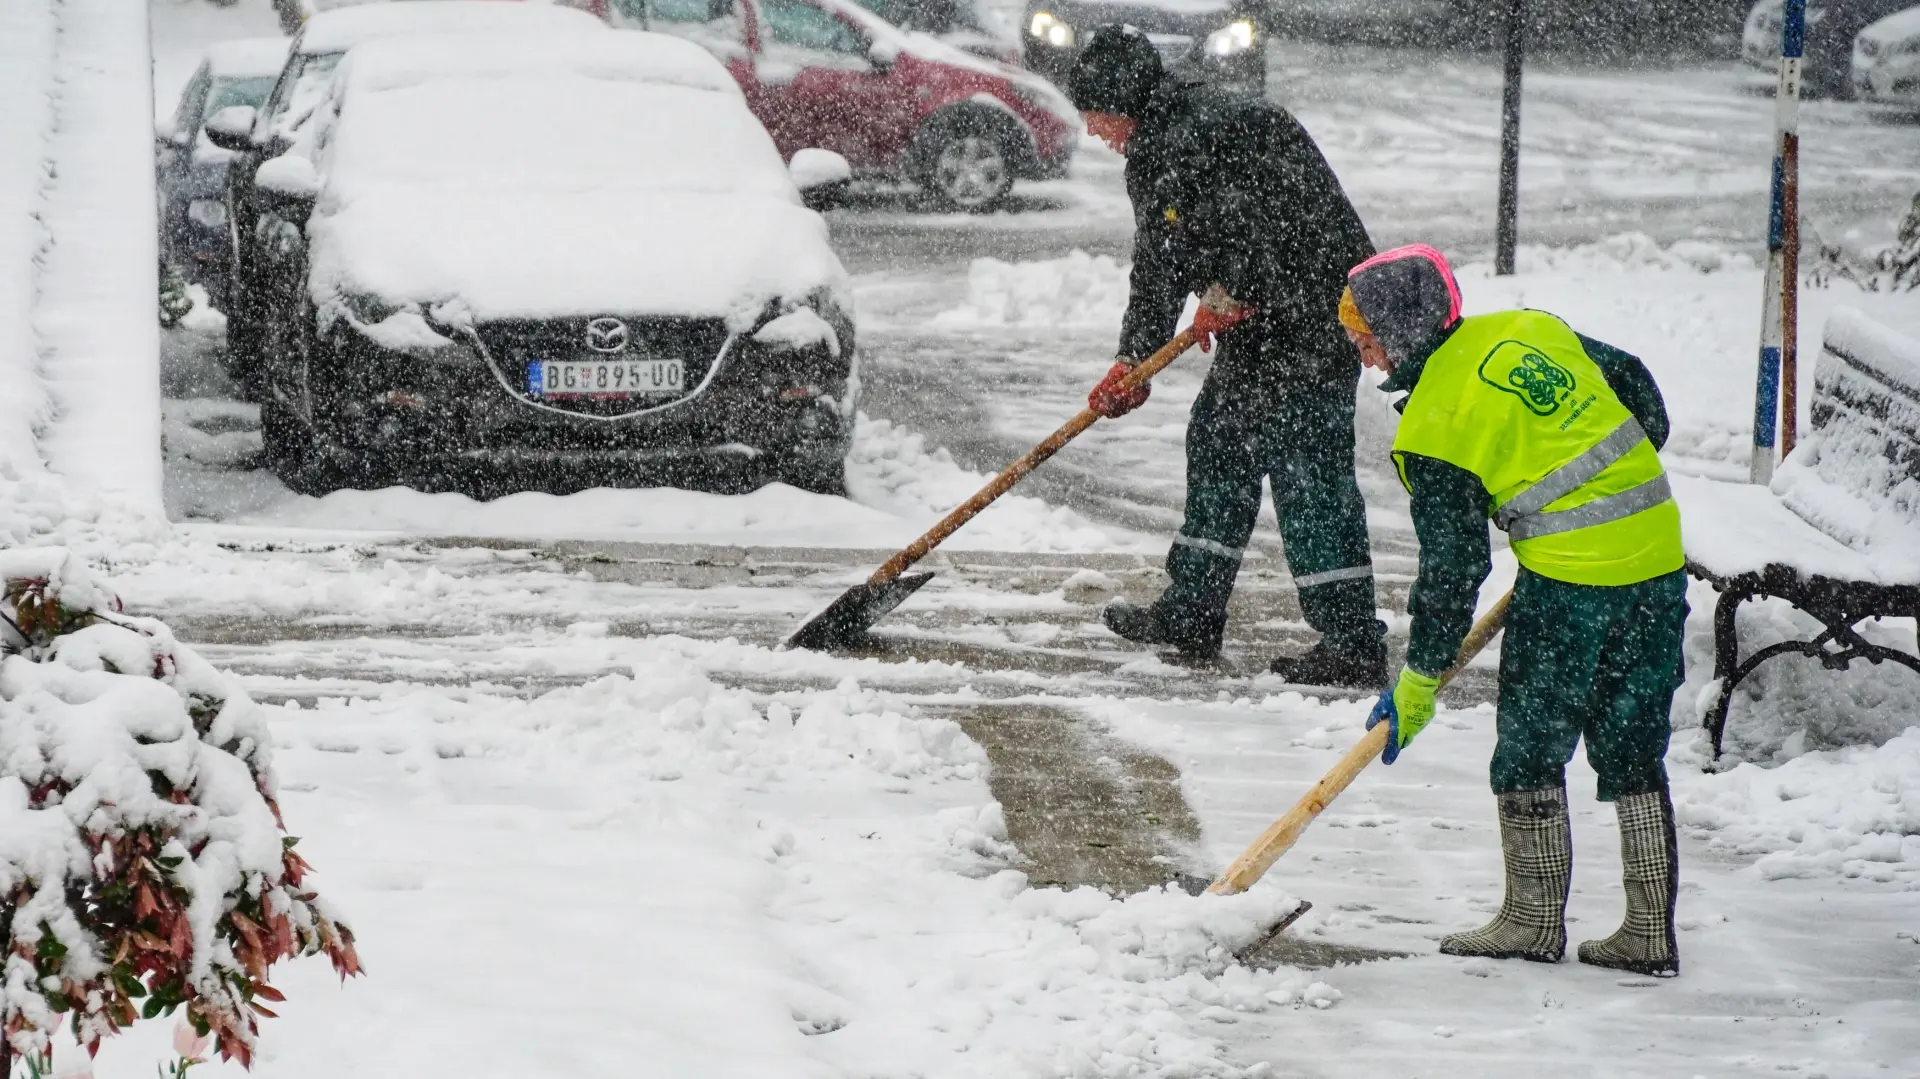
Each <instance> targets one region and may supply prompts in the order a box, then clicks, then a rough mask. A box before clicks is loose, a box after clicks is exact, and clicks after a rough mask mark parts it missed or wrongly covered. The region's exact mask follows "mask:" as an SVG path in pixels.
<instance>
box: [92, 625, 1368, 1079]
mask: <svg viewBox="0 0 1920 1079" xmlns="http://www.w3.org/2000/svg"><path fill="white" fill-rule="evenodd" d="M577 628H578V629H580V630H581V632H582V634H583V637H582V638H581V640H582V643H583V644H586V643H587V642H589V641H594V640H596V638H594V637H593V634H594V633H595V632H597V631H596V629H595V627H592V626H581V627H577ZM676 643H677V642H675V641H674V640H673V639H670V638H669V639H661V640H629V641H625V642H623V652H622V655H623V657H624V664H623V669H622V670H621V671H620V673H615V674H610V675H606V676H603V677H600V678H598V679H596V680H594V681H592V682H590V683H588V684H585V685H582V686H578V687H573V688H563V689H558V690H554V691H551V692H548V693H546V694H544V695H542V696H539V697H537V698H535V699H533V700H531V701H527V700H521V699H517V698H513V697H505V696H494V695H490V694H486V693H466V694H459V695H457V696H456V694H455V692H454V691H452V690H440V689H434V688H429V687H424V686H418V685H402V686H395V687H394V688H393V689H392V690H391V691H390V692H388V693H386V694H384V695H383V696H381V697H379V698H375V699H368V700H338V699H322V700H321V701H320V702H319V704H318V705H317V707H311V706H310V707H301V706H299V705H297V704H290V705H288V706H287V707H284V708H279V709H273V710H271V712H270V721H271V724H272V729H273V733H274V736H275V738H276V740H277V741H278V743H279V745H280V747H281V749H282V758H283V761H285V762H287V763H285V764H283V768H284V769H285V770H286V771H287V773H288V775H287V785H288V786H289V787H290V788H293V789H294V790H295V792H296V793H293V794H291V795H290V802H289V811H290V812H297V813H298V814H299V815H300V817H301V819H302V820H303V821H309V820H310V821H311V822H312V826H311V827H308V828H306V829H305V830H304V835H305V841H304V844H303V849H308V848H311V849H312V850H313V852H314V854H315V856H316V857H318V858H324V859H325V860H326V863H327V865H328V866H329V868H330V869H334V870H336V871H337V873H336V876H337V877H338V878H339V879H342V880H344V881H345V883H346V885H347V890H346V894H344V895H343V897H342V898H343V900H344V901H349V902H351V903H352V905H353V907H354V909H355V911H356V923H355V927H356V930H357V931H358V933H359V940H360V947H361V951H362V953H363V954H364V955H365V957H366V959H367V963H368V965H369V967H370V969H373V970H375V971H377V972H378V976H377V977H375V978H371V979H369V980H367V981H366V982H364V983H356V984H355V985H354V986H353V988H352V991H351V992H347V993H323V992H318V991H310V990H316V989H317V986H318V984H319V982H318V979H317V977H316V976H315V974H314V973H313V972H310V971H294V972H292V973H293V975H294V976H295V977H294V980H292V981H289V982H288V983H287V985H286V988H287V989H288V991H289V994H290V995H291V996H292V997H293V999H294V1001H295V1002H296V1003H298V1004H299V1005H300V1006H299V1007H298V1008H297V1009H294V1010H293V1011H292V1012H290V1013H289V1014H288V1015H287V1017H286V1018H285V1019H284V1020H283V1021H282V1025H281V1026H279V1027H277V1028H276V1030H275V1038H274V1040H273V1044H272V1046H271V1047H270V1048H271V1049H272V1050H273V1052H274V1055H273V1057H272V1058H270V1061H269V1063H270V1064H271V1066H272V1069H273V1070H272V1072H271V1074H278V1075H288V1076H300V1077H304V1076H309V1075H311V1076H316V1077H317V1076H323V1075H341V1074H413V1073H416V1072H419V1071H421V1070H422V1069H425V1070H433V1068H432V1066H433V1065H434V1064H435V1063H437V1064H438V1065H439V1067H440V1069H441V1070H446V1069H449V1068H451V1069H453V1070H456V1071H460V1072H462V1073H464V1074H487V1075H518V1074H535V1073H539V1072H541V1071H542V1070H543V1069H542V1065H543V1063H544V1064H546V1065H548V1066H550V1065H551V1063H552V1061H551V1057H550V1055H549V1054H551V1053H552V1052H553V1051H554V1049H553V1047H554V1046H565V1047H567V1049H566V1052H567V1054H568V1060H569V1066H570V1067H571V1068H572V1069H573V1070H575V1071H578V1072H581V1073H583V1074H602V1073H605V1074H613V1073H615V1072H617V1071H618V1070H619V1068H621V1067H623V1066H624V1067H629V1068H630V1065H631V1062H632V1061H633V1060H635V1059H647V1060H649V1061H652V1062H653V1063H654V1064H655V1065H656V1066H657V1067H658V1068H659V1069H663V1070H665V1071H669V1072H671V1073H672V1074H676V1075H738V1074H753V1075H791V1076H802V1075H818V1074H860V1075H944V1076H967V1077H971V1076H978V1077H982V1079H985V1077H1000V1076H1008V1075H1077V1076H1090V1077H1091V1076H1129V1077H1140V1079H1157V1077H1167V1079H1173V1077H1222V1079H1226V1077H1235V1079H1238V1077H1241V1076H1245V1075H1248V1074H1259V1073H1258V1072H1257V1071H1256V1072H1253V1073H1249V1072H1247V1071H1246V1070H1245V1069H1244V1068H1243V1067H1242V1066H1241V1065H1239V1064H1236V1063H1235V1061H1234V1047H1233V1045H1232V1044H1231V1040H1230V1037H1229V1035H1231V1034H1232V1033H1234V1032H1235V1026H1234V1024H1235V1023H1236V1021H1238V1020H1240V1019H1242V1018H1243V1017H1246V1016H1249V1015H1252V1014H1257V1013H1263V1012H1267V1013H1271V1012H1274V1011H1277V1010H1286V1011H1288V1012H1289V1013H1292V1012H1293V1010H1294V1009H1299V1011H1300V1013H1301V1014H1302V1015H1303V1016H1310V1015H1319V1014H1321V1013H1322V1012H1323V1011H1324V1010H1325V1009H1328V1008H1330V1007H1331V1006H1332V1005H1334V1004H1335V1003H1336V1002H1337V1001H1339V1000H1340V995H1341V994H1340V991H1339V990H1338V989H1336V988H1334V987H1333V986H1331V985H1329V984H1327V983H1326V981H1325V980H1323V979H1321V978H1318V977H1312V976H1308V975H1304V974H1301V973H1299V972H1295V971H1290V970H1281V971H1275V972H1261V971H1251V970H1248V969H1245V968H1243V967H1240V966H1238V965H1236V964H1235V963H1234V961H1233V960H1232V957H1231V956H1232V952H1233V950H1234V949H1236V948H1238V947H1241V946H1244V945H1245V944H1247V943H1249V942H1250V941H1251V940H1252V939H1254V937H1255V936H1256V935H1258V934H1259V933H1260V932H1261V931H1262V930H1264V928H1265V927H1266V926H1268V925H1270V924H1271V923H1272V921H1273V920H1275V919H1276V918H1277V917H1278V916H1280V914H1282V913H1283V912H1285V911H1288V910H1291V909H1292V907H1293V905H1294V903H1295V901H1294V900H1293V899H1291V898H1290V897H1287V896H1284V895H1281V894H1279V893H1278V891H1277V890H1275V889H1272V888H1265V889H1261V890H1257V891H1256V892H1254V893H1249V894H1247V895H1242V896H1235V897H1219V896H1201V897H1194V896H1188V895H1185V894H1183V893H1180V892H1177V891H1152V892H1146V893H1142V894H1139V895H1135V896H1131V897H1128V898H1125V899H1119V898H1114V897H1111V896H1108V895H1105V894H1103V893H1101V892H1098V891H1096V890H1092V889H1080V890H1075V891H1061V890H1058V889H1031V888H1028V887H1027V881H1026V878H1025V876H1024V874H1022V873H1021V872H1020V871H1019V869H1018V866H1017V857H1018V856H1017V854H1016V853H1015V852H1014V850H1013V849H1012V848H1011V847H1010V846H1009V845H1008V843H1007V841H1006V832H1005V821H1004V815H1003V813H1002V811H1001V809H1000V807H999V806H998V805H997V804H996V803H995V802H994V801H993V799H992V797H991V795H990V793H989V791H988V788H987V784H986V780H985V774H986V768H987V759H986V755H985V754H984V752H983V751H982V750H981V749H980V747H979V746H978V745H976V744H975V743H973V742H972V741H970V740H969V739H968V738H966V737H965V735H964V734H963V733H962V732H961V730H960V728H959V727H958V726H957V725H956V724H955V723H953V722H952V721H950V720H948V719H944V718H939V717H931V716H926V715H922V714H920V713H919V712H918V711H917V710H915V709H914V708H912V707H911V706H909V705H907V704H905V703H904V702H902V701H900V700H899V699H898V698H895V697H892V696H891V695H888V694H884V693H879V692H875V691H874V690H871V689H868V688H864V687H862V686H861V685H859V684H858V683H855V682H853V681H850V680H849V681H843V682H841V683H840V684H839V685H837V686H833V687H831V688H826V689H805V690H786V691H780V692H776V693H771V694H756V693H753V692H750V691H747V690H744V689H739V688H733V687H729V686H726V685H723V684H720V683H719V682H718V681H716V680H715V678H713V677H712V676H711V675H709V674H708V673H706V671H705V670H703V665H702V664H701V663H700V662H699V661H698V660H697V659H696V660H694V661H693V662H690V661H689V659H690V658H691V657H692V656H694V655H695V654H696V653H697V650H696V652H695V653H690V652H688V651H687V650H685V649H682V648H679V647H676V646H675V645H676ZM588 647H592V645H590V644H589V645H588ZM760 656H761V658H762V659H763V660H766V659H772V658H774V657H772V656H771V655H770V654H768V653H766V652H764V651H762V652H760ZM787 658H788V659H791V658H792V657H787ZM586 867H591V872H586V871H583V870H584V869H585V868H586ZM481 883H484V897H483V896H482V893H481V891H478V890H476V886H478V885H480V884H481ZM449 909H458V910H459V912H460V916H459V917H458V918H449V917H447V911H448V910H449ZM474 939H483V940H485V941H487V942H488V947H487V948H486V949H485V950H484V954H482V953H480V952H478V951H477V950H475V949H472V948H471V947H463V944H464V943H465V942H469V941H472V940H474ZM530 983H532V984H559V985H565V986H566V987H567V994H566V1000H567V1002H568V1003H567V1005H566V1006H550V1007H549V1006H542V1007H541V1009H540V1010H539V1011H537V1012H536V1013H535V1016H534V1018H535V1022H534V1023H533V1025H532V1027H531V1028H530V1027H529V1025H528V1020H529V1016H528V1014H527V1012H526V1008H527V1007H528V1004H527V999H526V996H525V993H524V987H525V986H526V985H527V984H530ZM450 986H457V987H458V990H457V991H451V992H453V996H451V997H450V996H449V992H450V989H449V987H450ZM580 1000H587V1001H591V1002H593V1004H594V1006H593V1007H587V1008H583V1007H578V1006H575V1005H574V1003H573V1002H575V1001H580ZM608 1015H618V1016H620V1017H621V1019H620V1022H618V1023H613V1024H609V1023H608V1022H607V1021H606V1016H608ZM716 1017H720V1018H716ZM530 1029H533V1030H537V1034H529V1033H526V1032H527V1031H529V1030H530ZM342 1030H352V1031H356V1032H359V1036H356V1037H351V1038H343V1037H341V1036H340V1031H342ZM108 1052H109V1054H111V1053H112V1052H113V1047H111V1046H109V1049H108ZM448 1054H452V1055H451V1056H449V1055H448ZM642 1054H644V1055H642ZM114 1062H115V1061H114V1059H111V1058H109V1057H103V1063H102V1069H103V1070H102V1074H119V1072H118V1071H115V1070H113V1069H112V1067H111V1066H110V1065H111V1064H112V1063H114Z"/></svg>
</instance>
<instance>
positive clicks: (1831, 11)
mask: <svg viewBox="0 0 1920 1079" xmlns="http://www.w3.org/2000/svg"><path fill="white" fill-rule="evenodd" d="M1912 6H1914V0H1807V42H1806V55H1805V59H1803V60H1801V62H1800V78H1801V81H1802V82H1803V83H1804V84H1805V86H1806V88H1807V89H1808V90H1811V91H1813V92H1814V93H1817V94H1823V95H1826V96H1828V97H1840V98H1847V97H1852V96H1853V90H1854V87H1853V39H1854V38H1855V37H1856V36H1858V35H1859V33H1860V31H1862V30H1865V29H1866V28H1867V27H1868V26H1870V25H1872V24H1874V23H1876V22H1879V21H1880V20H1881V19H1884V18H1886V17H1887V16H1889V15H1892V14H1894V13H1896V12H1899V11H1904V10H1906V9H1907V8H1910V7H1912ZM1782 8H1783V5H1782V4H1781V0H1760V2H1759V3H1757V4H1755V5H1753V10H1752V12H1750V13H1749V14H1748V15H1747V25H1746V29H1745V31H1744V32H1743V33H1742V34H1741V38H1740V54H1741V56H1742V58H1743V59H1745V60H1746V61H1747V63H1749V64H1752V65H1753V66H1755V67H1757V68H1761V69H1763V70H1766V71H1775V70H1778V67H1779V63H1780V23H1781V20H1782V19H1783V18H1784V13H1783V10H1782Z"/></svg>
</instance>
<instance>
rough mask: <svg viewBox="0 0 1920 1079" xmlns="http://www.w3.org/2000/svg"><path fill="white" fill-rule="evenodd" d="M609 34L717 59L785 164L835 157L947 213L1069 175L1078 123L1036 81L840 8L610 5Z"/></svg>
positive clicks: (768, 1) (751, 0)
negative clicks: (643, 36) (637, 34)
mask: <svg viewBox="0 0 1920 1079" xmlns="http://www.w3.org/2000/svg"><path fill="white" fill-rule="evenodd" d="M610 20H611V21H612V22H613V24H614V25H616V26H630V27H635V28H645V29H649V30H654V31H657V32H663V33H670V34H676V35H679V36H682V37H686V38H690V39H692V40H694V41H697V42H699V43H700V44H701V45H703V46H705V47H706V48H707V49H708V50H709V51H711V52H713V53H715V54H716V55H718V56H719V57H720V59H721V60H722V61H723V62H724V63H725V64H726V65H727V68H728V70H729V71H731V72H732V73H733V77H734V78H735V79H737V80H738V81H739V83H740V85H741V88H742V89H743V90H745V92H746V95H747V104H748V107H750V108H751V109H752V110H753V113H754V115H755V116H758V117H759V118H760V122H761V123H763V124H765V125H766V127H767V130H768V131H769V132H771V133H772V135H773V141H774V143H775V144H776V145H777V146H779V148H780V152H781V153H782V154H783V155H785V156H787V157H792V156H793V154H794V152H795V151H798V150H801V149H803V148H806V147H820V148H822V149H827V150H833V151H836V152H838V153H840V154H841V155H843V156H844V157H846V159H847V161H848V162H849V163H850V164H851V165H852V166H853V168H854V170H855V171H856V173H859V174H863V175H867V176H876V177H889V178H898V179H906V180H911V181H913V182H914V183H917V184H919V185H920V186H921V187H922V188H924V189H925V190H927V191H928V192H929V193H931V194H933V195H934V196H936V197H937V198H939V199H940V201H941V202H943V203H944V204H946V205H947V206H949V207H951V208H954V209H960V210H971V211H986V210H991V209H993V208H994V207H995V206H997V205H999V204H1000V202H1001V201H1002V200H1004V199H1005V198H1006V196H1007V192H1008V191H1009V190H1011V189H1012V187H1013V182H1014V180H1016V179H1046V178H1050V177H1056V176H1061V175H1064V174H1065V173H1066V169H1067V164H1068V162H1069V161H1070V160H1071V158H1072V156H1073V149H1074V146H1075V145H1076V144H1077V142H1078V141H1079V127H1080V117H1079V114H1078V113H1076V112H1075V111H1074V109H1073V106H1072V105H1071V104H1070V103H1069V102H1068V101H1067V99H1066V97H1065V96H1064V95H1063V94H1061V93H1060V91H1059V90H1057V89H1055V88H1054V86H1053V85H1052V84H1051V83H1049V82H1047V81H1046V80H1045V79H1043V78H1041V77H1040V76H1038V75H1034V74H1032V73H1030V72H1026V71H1022V70H1020V69H1019V68H1016V67H1013V66H1011V65H1008V64H1004V63H1000V62H997V61H994V60H989V59H985V58H983V57H980V56H976V55H973V54H971V53H966V52H962V51H961V50H959V49H957V48H954V47H953V46H952V45H949V44H946V43H944V42H941V41H939V40H937V39H935V38H933V37H931V36H929V35H927V34H923V33H917V32H909V31H903V30H900V29H899V28H897V27H895V26H893V25H892V24H890V23H888V22H886V21H885V20H884V19H881V18H880V17H879V16H877V15H875V14H873V13H872V12H870V11H867V10H866V9H865V8H862V7H860V6H858V5H857V4H854V3H851V2H849V0H613V10H612V11H611V13H610Z"/></svg>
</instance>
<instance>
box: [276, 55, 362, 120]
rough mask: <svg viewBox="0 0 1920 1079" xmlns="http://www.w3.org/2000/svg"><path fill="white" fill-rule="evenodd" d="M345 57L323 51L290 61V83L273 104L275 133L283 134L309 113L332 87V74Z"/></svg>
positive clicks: (304, 118)
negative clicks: (291, 74)
mask: <svg viewBox="0 0 1920 1079" xmlns="http://www.w3.org/2000/svg"><path fill="white" fill-rule="evenodd" d="M345 55H346V54H345V53H343V52H323V53H317V54H313V55H305V56H299V57H296V58H295V59H294V64H295V65H296V67H295V69H294V74H293V84H292V86H291V87H290V88H288V89H286V90H284V91H282V92H281V94H280V96H279V98H278V100H276V101H275V102H274V112H273V116H272V122H273V125H274V130H275V131H277V132H279V133H281V134H285V133H287V132H288V131H291V130H292V129H293V128H295V127H298V126H299V125H300V124H301V123H303V122H304V121H305V120H306V118H307V117H308V116H309V115H311V114H312V112H313V107H314V106H315V105H317V104H319V102H320V99H321V98H323V97H325V96H326V94H327V87H329V86H331V85H332V84H333V72H334V70H335V69H336V68H338V67H339V66H340V60H341V58H342V57H344V56H345Z"/></svg>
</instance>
